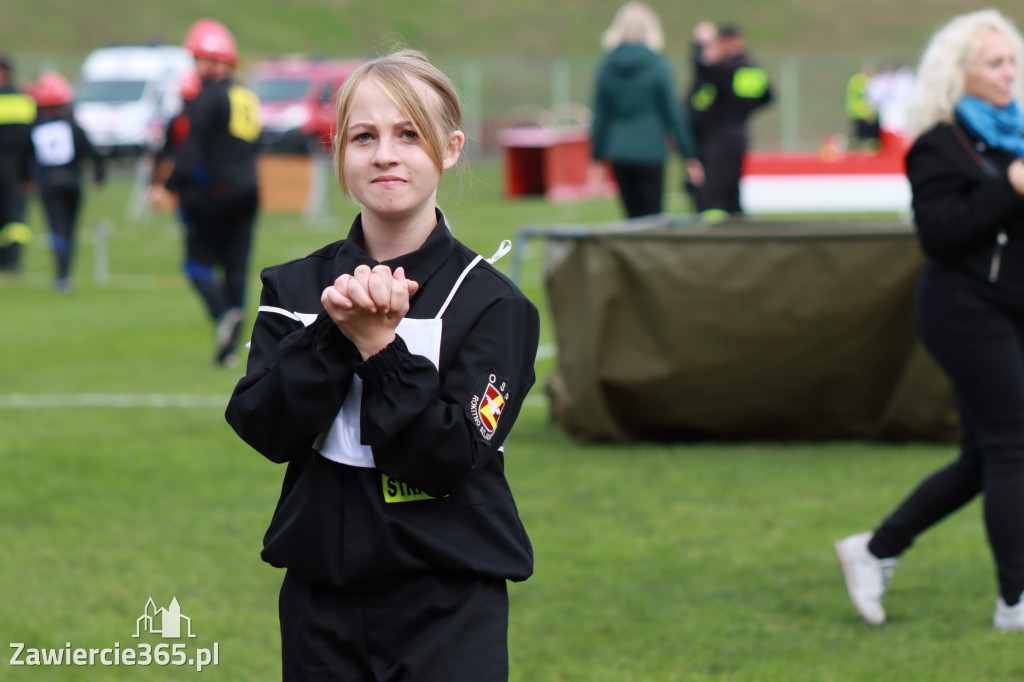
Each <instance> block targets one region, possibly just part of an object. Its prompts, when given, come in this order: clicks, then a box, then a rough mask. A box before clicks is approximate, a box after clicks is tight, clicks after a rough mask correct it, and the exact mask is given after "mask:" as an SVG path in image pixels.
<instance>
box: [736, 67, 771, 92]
mask: <svg viewBox="0 0 1024 682" xmlns="http://www.w3.org/2000/svg"><path fill="white" fill-rule="evenodd" d="M767 89H768V74H767V73H765V70H764V69H759V68H757V67H754V66H744V67H742V68H739V69H736V73H735V74H733V77H732V90H733V92H735V93H736V94H737V95H738V96H739V97H750V98H753V97H760V96H761V95H763V94H764V93H765V91H766V90H767Z"/></svg>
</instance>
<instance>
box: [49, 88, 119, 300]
mask: <svg viewBox="0 0 1024 682" xmlns="http://www.w3.org/2000/svg"><path fill="white" fill-rule="evenodd" d="M32 94H33V97H35V100H36V104H37V105H38V108H39V116H38V118H37V119H36V122H35V124H34V125H33V126H32V150H33V155H32V161H33V164H32V165H33V168H34V171H35V179H36V182H37V184H38V186H39V196H40V198H41V199H42V201H43V209H44V210H45V212H46V218H47V220H48V221H49V223H50V248H51V249H52V250H53V254H54V257H55V259H56V282H55V288H56V290H57V291H58V292H61V293H65V294H66V293H70V291H71V264H72V261H73V259H74V254H75V232H76V229H77V226H78V213H79V209H80V208H81V206H82V170H81V165H82V159H89V160H90V161H91V162H92V164H93V171H94V178H95V181H96V184H102V183H103V180H104V176H105V173H104V163H103V157H101V156H100V154H99V153H98V152H97V151H96V149H95V148H94V147H93V146H92V144H91V143H90V142H89V138H88V137H86V135H85V131H84V130H82V128H81V127H79V125H78V123H76V122H75V119H74V117H73V116H72V114H71V101H72V99H73V98H74V91H73V90H72V89H71V85H70V84H69V83H68V81H67V79H65V78H64V76H62V75H60V74H59V73H57V72H55V71H47V72H45V73H43V74H42V75H41V76H40V77H39V80H38V81H37V82H36V85H35V87H34V88H33V90H32Z"/></svg>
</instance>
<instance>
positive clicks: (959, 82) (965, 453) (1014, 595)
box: [835, 10, 1024, 630]
mask: <svg viewBox="0 0 1024 682" xmlns="http://www.w3.org/2000/svg"><path fill="white" fill-rule="evenodd" d="M1021 64H1024V41H1022V39H1021V36H1020V34H1019V33H1018V32H1017V30H1016V29H1015V28H1014V27H1013V25H1012V24H1011V23H1010V22H1009V21H1008V20H1007V19H1006V18H1005V17H1004V16H1003V15H1002V14H1001V13H999V12H998V11H996V10H983V11H979V12H973V13H970V14H965V15H961V16H958V17H955V18H954V19H953V20H951V21H950V22H949V23H948V24H947V25H946V26H945V27H943V28H942V29H940V30H939V31H938V32H937V33H936V34H935V35H934V36H933V37H932V40H931V42H930V44H929V46H928V47H927V48H926V49H925V52H924V54H923V56H922V58H921V66H920V69H919V71H918V79H917V86H915V90H914V92H913V95H912V97H911V102H910V108H909V110H908V113H909V122H910V124H911V128H912V130H914V131H916V132H917V133H919V136H918V137H917V139H916V140H915V142H914V144H913V145H912V147H911V149H910V151H909V153H908V154H907V157H906V166H907V177H908V178H909V180H910V187H911V190H912V193H913V209H914V221H915V223H916V225H917V233H918V237H919V238H920V242H921V248H922V250H923V251H924V253H925V255H926V256H927V259H926V261H925V264H924V266H923V268H922V270H921V273H920V275H919V278H918V284H917V293H916V297H915V304H914V305H915V314H916V318H917V326H918V330H919V333H920V336H921V339H922V341H923V342H924V344H925V346H926V347H927V348H928V350H929V352H930V353H931V354H932V356H933V357H934V358H935V360H936V361H937V362H938V364H939V365H940V366H941V367H942V369H943V370H944V371H945V373H946V375H947V377H948V378H949V380H950V382H951V383H952V385H953V390H954V392H955V394H956V398H957V404H958V408H959V413H960V423H961V432H962V435H961V442H960V453H959V457H958V458H957V459H956V460H955V461H953V462H952V463H950V464H949V465H947V466H946V467H944V468H942V469H940V470H938V471H936V472H935V473H933V474H931V475H930V476H928V477H927V478H926V479H925V480H924V481H922V482H921V483H920V484H919V485H918V486H917V488H916V489H915V490H914V491H913V492H912V493H911V494H910V495H909V496H908V497H907V498H906V499H905V500H904V501H903V502H902V503H901V504H900V505H899V506H898V507H897V508H896V509H895V510H894V511H893V512H892V513H891V514H890V515H889V516H888V517H887V518H886V519H885V520H884V521H883V522H882V523H881V525H880V526H878V528H877V529H875V530H874V531H868V532H864V533H858V534H856V535H852V536H850V537H847V538H844V539H843V540H840V541H839V542H837V543H836V545H835V548H836V553H837V554H838V556H839V560H840V563H841V566H842V568H843V572H844V576H845V579H846V585H847V591H848V593H849V596H850V599H851V601H852V602H853V605H854V606H855V608H856V609H857V612H858V613H859V614H860V616H861V617H862V618H863V619H864V620H865V621H867V622H868V623H870V624H872V625H880V624H882V623H884V622H885V620H886V613H885V609H884V608H883V606H882V596H883V595H884V594H885V592H886V589H887V586H888V581H889V576H890V575H891V573H892V571H893V569H894V568H895V567H896V558H897V557H898V556H900V555H901V554H902V553H903V552H904V551H906V550H907V549H908V548H909V547H910V546H911V545H912V544H913V543H914V541H915V540H916V539H917V538H918V537H919V536H920V535H921V534H923V533H924V532H925V531H927V530H928V529H930V528H932V527H933V526H935V525H936V524H937V523H939V522H940V521H942V520H943V519H945V518H947V517H948V516H949V515H950V514H952V513H954V512H956V511H957V510H959V509H961V508H963V506H964V505H966V504H967V503H968V502H970V501H971V500H973V499H974V498H975V497H977V496H978V495H979V494H981V495H982V496H983V498H984V499H983V510H984V523H985V530H986V531H987V535H988V542H989V546H990V547H991V549H992V556H993V558H994V560H995V567H996V578H997V583H998V597H997V599H996V605H995V612H994V615H993V625H994V627H995V628H996V629H998V630H1024V601H1022V600H1021V596H1022V595H1021V593H1022V592H1024V113H1022V110H1021V99H1020V98H1021V95H1022V94H1024V78H1022V74H1021V71H1020V69H1021ZM950 93H962V94H961V95H959V96H958V97H953V98H951V97H950V96H949V94H950Z"/></svg>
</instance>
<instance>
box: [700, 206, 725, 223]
mask: <svg viewBox="0 0 1024 682" xmlns="http://www.w3.org/2000/svg"><path fill="white" fill-rule="evenodd" d="M700 217H701V220H703V221H704V222H706V223H708V224H711V225H714V224H716V223H720V222H722V221H724V220H726V219H727V218H728V217H729V212H728V211H725V210H722V209H720V208H709V209H707V210H704V211H701V213H700Z"/></svg>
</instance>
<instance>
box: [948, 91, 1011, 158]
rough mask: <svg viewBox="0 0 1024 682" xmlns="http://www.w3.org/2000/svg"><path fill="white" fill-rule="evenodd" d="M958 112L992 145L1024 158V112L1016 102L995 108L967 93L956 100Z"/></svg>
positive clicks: (969, 126) (970, 126)
mask: <svg viewBox="0 0 1024 682" xmlns="http://www.w3.org/2000/svg"><path fill="white" fill-rule="evenodd" d="M956 113H957V116H958V117H959V118H960V120H961V121H963V122H964V124H965V125H966V126H967V127H968V128H970V129H971V130H972V131H973V132H974V133H975V134H976V135H978V136H980V137H981V139H983V140H985V142H987V143H988V145H989V146H990V147H998V148H999V149H1005V150H1006V151H1008V152H1011V153H1013V154H1016V155H1017V156H1022V157H1024V112H1022V111H1021V110H1020V107H1018V106H1017V102H1016V101H1014V102H1011V103H1010V104H1009V105H1007V106H1005V107H995V106H993V105H992V104H991V103H989V102H986V101H985V100H983V99H979V98H977V97H974V96H972V95H964V96H963V97H961V98H960V101H959V102H957V103H956Z"/></svg>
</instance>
